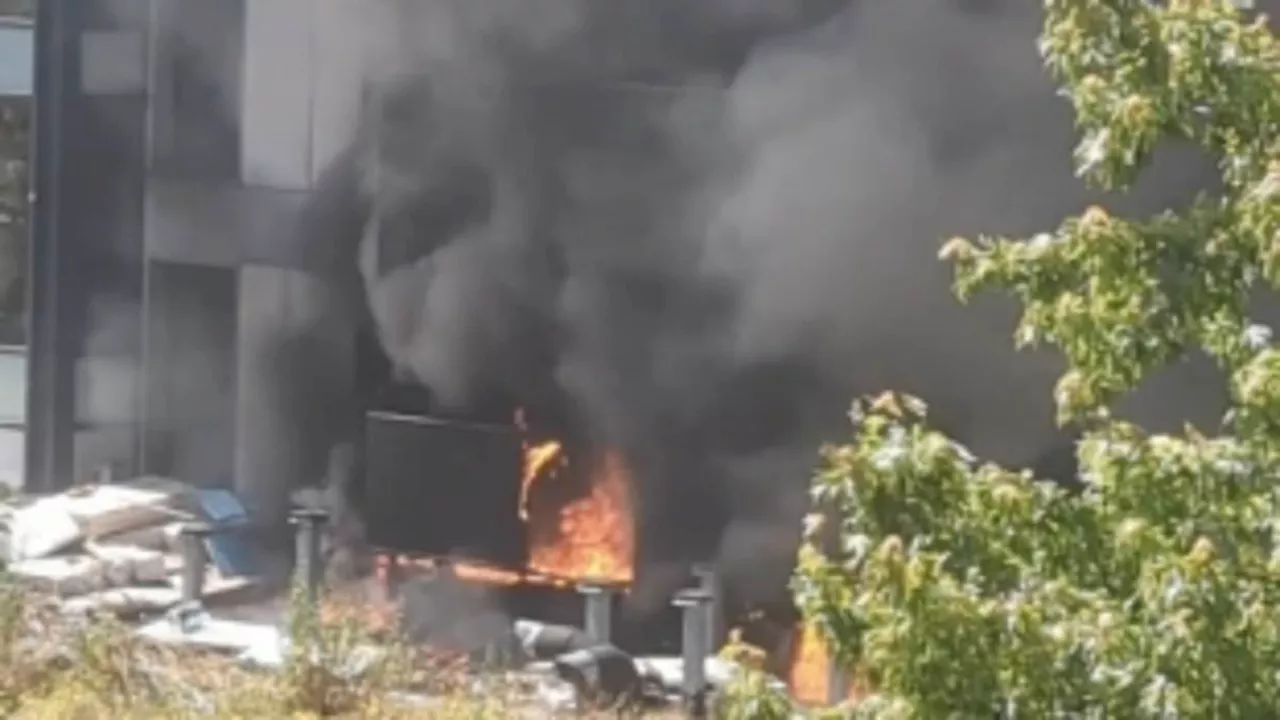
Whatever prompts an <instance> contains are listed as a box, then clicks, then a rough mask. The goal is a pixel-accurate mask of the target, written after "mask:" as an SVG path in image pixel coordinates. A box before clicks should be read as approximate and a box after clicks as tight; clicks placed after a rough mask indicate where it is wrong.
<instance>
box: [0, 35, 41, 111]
mask: <svg viewBox="0 0 1280 720" xmlns="http://www.w3.org/2000/svg"><path fill="white" fill-rule="evenodd" d="M34 50H35V38H34V33H33V31H32V27H31V25H30V24H29V23H24V22H21V21H7V20H5V19H3V18H0V97H26V96H30V95H31V88H32V84H33V83H32V74H31V68H32V65H33V64H34Z"/></svg>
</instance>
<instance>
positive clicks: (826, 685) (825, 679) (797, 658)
mask: <svg viewBox="0 0 1280 720" xmlns="http://www.w3.org/2000/svg"><path fill="white" fill-rule="evenodd" d="M793 643H794V644H793V645H792V648H791V665H790V667H789V668H788V670H787V687H788V688H789V689H790V690H791V695H792V697H794V698H795V699H796V700H797V701H799V702H800V703H801V704H804V705H809V706H811V707H821V706H826V705H830V704H832V703H831V701H832V700H833V698H832V697H831V691H830V683H831V678H832V671H831V654H830V653H829V652H828V650H827V642H826V639H825V638H823V636H822V631H821V630H819V629H818V627H817V626H816V625H813V624H810V623H801V624H800V625H798V626H797V627H796V632H795V640H794V641H793ZM852 675H853V674H852V673H850V678H849V681H848V683H847V685H846V686H847V687H848V688H849V690H848V693H847V694H846V695H845V697H844V698H841V699H840V702H844V701H847V700H852V701H856V700H857V699H858V698H859V697H861V696H862V692H861V691H860V690H859V688H858V685H857V683H856V682H854V680H853V677H852Z"/></svg>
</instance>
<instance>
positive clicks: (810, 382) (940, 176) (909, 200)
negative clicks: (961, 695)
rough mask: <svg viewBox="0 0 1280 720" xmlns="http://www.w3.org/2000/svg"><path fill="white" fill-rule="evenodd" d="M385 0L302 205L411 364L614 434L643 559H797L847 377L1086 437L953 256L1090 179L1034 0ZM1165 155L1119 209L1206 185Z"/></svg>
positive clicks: (429, 377)
mask: <svg viewBox="0 0 1280 720" xmlns="http://www.w3.org/2000/svg"><path fill="white" fill-rule="evenodd" d="M394 4H395V6H396V8H397V14H396V22H395V26H396V32H395V33H394V37H387V38H386V46H387V47H388V48H392V49H393V52H390V53H389V56H390V62H388V64H387V66H386V68H385V72H382V73H380V74H379V76H378V78H377V82H375V83H373V84H371V86H370V89H369V93H368V96H369V103H368V104H367V107H366V118H365V121H364V122H363V124H362V127H361V131H360V133H359V135H358V136H357V137H356V138H355V139H354V140H353V143H352V146H351V148H350V149H349V150H348V151H347V152H346V153H345V154H344V155H343V156H342V157H340V158H339V160H338V161H337V162H336V163H335V165H334V167H333V168H331V169H330V172H329V173H328V175H327V177H326V178H325V179H324V181H323V182H322V187H321V189H320V192H319V194H318V196H317V197H318V199H317V200H316V201H315V207H313V209H312V213H313V214H312V216H311V220H309V223H310V224H309V225H307V228H308V229H307V232H310V233H313V234H314V243H315V245H316V248H317V251H318V252H323V253H326V254H327V255H328V256H329V257H330V259H331V264H332V268H333V271H334V273H335V274H337V275H338V276H341V277H345V278H346V282H347V284H348V285H349V288H350V290H351V293H350V297H351V301H352V303H353V305H354V306H359V307H360V308H361V310H362V312H363V313H365V315H364V318H365V321H366V325H367V326H368V327H369V328H372V329H373V330H374V332H375V333H376V336H377V338H378V339H379V342H380V344H381V347H382V349H383V350H384V352H385V354H386V356H387V357H388V358H389V360H390V362H391V364H392V365H393V366H394V368H395V372H396V374H397V375H398V376H400V377H403V378H409V379H412V380H413V381H415V382H417V383H420V384H422V385H425V386H426V387H428V388H429V389H430V390H431V391H432V393H433V395H434V397H435V398H436V400H437V401H438V402H439V403H441V404H443V405H444V406H449V407H455V408H466V407H468V406H469V405H473V404H481V403H487V402H489V401H490V400H491V399H492V398H495V397H500V398H505V399H507V400H509V401H510V402H511V403H512V404H513V405H516V404H518V405H523V406H526V407H530V408H533V410H534V412H535V413H536V414H540V415H541V416H542V417H544V418H548V420H547V421H548V422H551V423H559V424H562V425H566V426H573V427H575V428H577V432H586V433H589V434H590V435H591V439H592V442H594V443H597V444H601V445H607V446H609V447H613V448H618V449H620V450H621V451H622V452H624V453H625V455H626V456H627V458H628V459H629V461H630V463H631V464H632V466H633V470H634V471H635V473H636V479H637V485H638V487H637V493H638V503H639V513H640V516H639V519H640V523H639V534H640V537H639V546H640V552H641V555H642V558H641V559H642V568H641V572H642V580H643V579H644V578H645V577H648V578H655V579H656V580H655V584H654V585H653V586H654V587H658V586H661V585H663V582H664V581H663V580H662V578H667V577H675V576H676V575H679V573H680V569H681V568H683V567H684V565H685V564H687V563H688V562H690V561H694V560H703V559H715V560H717V561H719V562H720V563H721V564H722V566H723V567H725V568H726V569H727V570H728V571H729V575H730V579H731V581H733V582H734V583H736V585H737V587H738V589H739V590H740V591H742V592H745V593H747V594H748V595H752V594H762V593H765V592H769V591H772V590H774V589H776V588H778V587H780V586H781V582H782V580H783V579H784V577H785V574H786V573H787V572H788V571H789V569H790V564H791V561H792V559H793V558H794V551H795V547H796V543H797V541H798V535H799V527H800V517H801V515H802V514H803V513H804V511H805V508H806V504H807V498H806V492H805V488H806V483H807V479H808V476H809V474H810V470H811V467H812V465H813V463H814V460H815V457H816V450H817V448H818V446H819V444H820V443H821V442H822V441H824V440H825V439H830V438H832V437H839V434H840V433H842V432H843V431H844V419H843V412H844V410H845V408H846V406H847V403H848V402H849V399H850V398H851V397H853V396H854V395H856V394H861V393H868V392H876V391H880V390H884V389H898V390H904V391H908V392H912V393H915V394H918V395H920V396H922V397H924V398H925V399H926V400H927V401H929V402H930V403H931V406H932V407H933V409H934V413H935V419H936V420H937V422H938V423H940V424H941V425H942V426H943V427H944V428H945V429H946V430H948V431H949V432H951V433H953V434H954V435H955V436H956V437H958V438H959V439H960V440H961V441H963V442H965V443H967V444H968V445H970V446H971V447H972V448H973V449H974V450H975V451H976V452H977V453H979V454H981V455H984V456H987V457H991V458H994V459H996V460H1000V461H1003V462H1008V463H1014V464H1018V465H1029V464H1033V463H1036V462H1037V461H1038V460H1041V459H1042V458H1060V457H1061V456H1062V455H1063V448H1064V447H1069V443H1070V436H1069V435H1068V434H1067V433H1065V432H1064V431H1061V430H1059V429H1058V428H1056V427H1055V426H1054V424H1053V418H1052V415H1053V409H1052V404H1051V394H1050V388H1051V384H1052V382H1053V380H1054V379H1055V376H1056V373H1057V372H1058V370H1059V367H1058V363H1057V361H1056V360H1055V359H1054V358H1053V357H1051V356H1049V355H1047V354H1030V353H1020V354H1018V353H1014V351H1013V350H1012V342H1011V339H1010V332H1011V329H1012V321H1013V319H1014V317H1015V314H1014V308H1012V307H1011V306H1009V305H1007V304H1005V303H1002V302H1000V301H998V300H986V301H983V302H980V303H978V304H977V305H975V306H972V307H967V308H966V307H962V306H960V305H959V304H958V303H957V302H956V301H955V300H954V299H953V297H952V296H951V293H950V289H949V284H950V271H949V269H948V268H947V267H945V266H944V265H943V264H941V263H939V262H938V260H937V249H938V247H939V245H940V242H941V240H942V239H943V238H945V237H948V236H950V235H954V234H971V233H977V232H994V233H1029V232H1035V231H1038V230H1041V229H1047V228H1049V227H1051V226H1053V225H1055V224H1056V223H1057V222H1058V220H1059V219H1060V218H1061V217H1062V216H1063V215H1065V214H1067V213H1069V212H1073V211H1077V210H1079V209H1080V208H1082V207H1083V206H1084V205H1085V204H1086V203H1087V202H1090V201H1091V200H1094V199H1096V198H1094V197H1093V196H1092V195H1091V194H1090V193H1088V192H1086V191H1085V189H1084V188H1083V187H1082V186H1081V184H1080V183H1079V182H1078V181H1077V180H1076V179H1075V178H1074V177H1073V175H1072V170H1071V167H1070V150H1071V147H1072V144H1073V143H1074V142H1075V138H1074V137H1073V133H1072V127H1071V118H1070V113H1069V108H1068V106H1067V105H1066V104H1065V102H1064V101H1062V100H1061V99H1060V98H1058V97H1057V96H1056V95H1055V92H1054V87H1053V85H1052V83H1051V81H1050V79H1049V78H1048V77H1047V76H1046V75H1045V74H1044V72H1043V70H1042V69H1041V65H1040V61H1039V58H1038V57H1037V54H1036V46H1035V40H1036V33H1037V32H1038V30H1039V22H1040V16H1039V11H1038V9H1037V8H1036V6H1035V4H1034V3H1027V2H1019V1H1016V0H988V1H985V2H979V1H977V0H972V1H970V2H942V1H940V0H939V1H931V0H879V1H876V0H714V1H713V0H700V1H699V2H689V1H688V0H645V1H644V2H603V1H596V2H592V1H589V0H522V1H521V2H512V1H511V0H432V1H431V2H424V1H421V0H402V1H401V2H398V3H394ZM1158 164H1159V168H1158V169H1157V170H1156V171H1155V172H1153V176H1155V177H1156V178H1157V180H1156V181H1155V182H1153V183H1149V184H1148V185H1145V186H1143V187H1142V188H1140V189H1139V191H1138V192H1137V193H1136V194H1135V195H1133V196H1132V197H1130V198H1127V199H1125V200H1123V201H1122V202H1121V205H1122V207H1128V208H1131V209H1135V208H1136V209H1141V210H1143V211H1150V210H1155V209H1162V208H1164V207H1167V206H1171V205H1176V204H1178V203H1180V202H1183V201H1185V199H1187V198H1188V197H1189V196H1190V195H1191V193H1192V192H1193V191H1194V190H1195V189H1197V188H1199V187H1202V186H1203V185H1204V183H1205V179H1204V178H1205V177H1206V165H1205V164H1204V163H1203V162H1199V161H1198V160H1197V159H1196V158H1195V157H1194V156H1193V155H1191V154H1189V153H1187V152H1183V151H1179V150H1178V149H1176V148H1174V149H1171V151H1170V152H1169V153H1166V157H1163V158H1162V159H1161V160H1160V162H1159V163H1158ZM1170 382H1174V383H1175V384H1176V385H1177V390H1178V391H1179V392H1180V393H1182V394H1181V395H1179V397H1180V398H1182V399H1180V400H1178V401H1177V402H1171V401H1170V402H1166V401H1167V399H1168V397H1169V396H1168V394H1166V393H1157V394H1156V396H1155V397H1154V398H1153V399H1154V400H1156V401H1161V402H1163V404H1161V402H1152V403H1151V404H1144V403H1143V402H1137V403H1136V404H1135V405H1134V411H1135V412H1136V413H1137V414H1138V415H1140V416H1142V415H1143V411H1144V410H1148V412H1146V415H1145V416H1144V419H1148V420H1165V421H1168V420H1169V419H1170V418H1171V417H1172V416H1173V415H1176V414H1179V413H1181V414H1182V415H1186V414H1187V413H1192V416H1193V417H1196V418H1200V419H1204V418H1210V419H1211V418H1212V417H1213V413H1214V412H1215V407H1216V405H1215V404H1216V403H1217V402H1219V400H1218V398H1219V395H1220V388H1219V387H1218V384H1217V381H1216V380H1215V379H1214V378H1213V376H1212V375H1211V374H1203V373H1200V372H1199V370H1196V369H1194V368H1193V369H1190V370H1187V371H1185V372H1183V373H1182V374H1181V375H1177V378H1176V379H1175V380H1172V381H1170ZM1188 395H1193V396H1194V397H1193V398H1191V399H1190V400H1187V399H1186V397H1187V396H1188ZM1192 411H1194V412H1192ZM1180 417H1181V416H1180ZM1180 417H1179V419H1180ZM1067 464H1068V465H1069V463H1067ZM673 568H675V569H673ZM661 589H663V590H665V589H666V588H665V587H662V588H661Z"/></svg>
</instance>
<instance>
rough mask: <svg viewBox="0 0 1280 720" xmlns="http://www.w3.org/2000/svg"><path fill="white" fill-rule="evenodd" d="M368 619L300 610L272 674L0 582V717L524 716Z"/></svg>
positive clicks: (335, 607) (488, 719) (334, 609)
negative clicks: (150, 640)
mask: <svg viewBox="0 0 1280 720" xmlns="http://www.w3.org/2000/svg"><path fill="white" fill-rule="evenodd" d="M361 610H362V608H359V607H354V606H348V605H346V604H341V605H340V604H339V603H326V607H325V612H323V613H320V614H319V615H317V614H316V613H315V612H314V611H311V610H309V609H308V608H307V607H306V606H304V605H300V604H298V603H296V602H295V603H294V604H293V605H292V607H291V609H290V613H289V620H290V632H291V633H292V636H291V639H290V643H289V647H290V648H291V650H290V651H289V652H287V659H286V668H285V670H284V671H282V672H280V673H275V674H273V673H268V672H252V671H249V670H246V669H244V668H241V667H239V666H238V665H236V664H235V663H234V662H232V661H230V660H229V659H227V658H224V657H221V656H218V655H212V654H204V653H200V652H197V651H193V650H185V649H181V648H161V647H156V646H153V645H149V644H146V643H142V642H140V641H138V640H137V639H136V638H135V637H134V636H133V635H132V634H131V633H130V632H129V631H128V629H127V628H126V627H125V626H123V625H121V624H120V623H118V622H116V621H114V620H112V619H108V618H86V619H76V620H72V619H70V618H67V617H65V616H63V615H61V614H60V613H59V611H58V610H57V609H56V608H55V607H53V606H52V604H51V603H49V602H47V601H44V600H42V599H41V598H40V597H39V596H36V595H33V594H30V593H28V592H26V591H24V590H22V589H21V588H19V587H17V586H15V585H14V584H12V583H11V582H9V581H7V580H5V579H4V578H0V717H6V718H14V719H15V720H97V718H102V717H125V718H132V719H135V720H184V719H191V720H194V719H195V718H209V719H212V720H258V719H259V718H292V719H294V720H312V719H315V720H319V718H326V717H328V718H361V719H362V720H415V719H417V718H433V719H437V720H450V719H451V718H456V719H458V720H461V719H462V718H466V719H467V720H500V719H505V718H512V717H522V716H523V715H522V712H523V711H525V710H527V707H522V706H521V705H520V704H519V703H520V702H521V701H520V700H518V699H516V698H517V695H516V693H513V692H505V691H504V689H503V688H502V687H497V686H496V684H495V683H491V684H489V685H487V686H485V687H484V688H483V691H477V690H476V689H475V688H474V687H472V686H471V685H470V684H468V683H466V682H463V681H461V679H460V678H458V677H452V678H449V677H445V676H446V675H451V674H452V675H458V674H460V671H459V670H458V669H457V668H456V667H454V666H441V665H436V666H432V667H427V666H424V664H423V663H421V662H419V661H417V659H416V658H413V657H412V656H411V655H410V654H409V653H408V652H407V649H405V648H398V647H396V646H394V645H388V644H387V643H386V642H385V639H384V638H380V637H377V638H375V637H374V636H373V635H372V634H371V631H370V630H368V629H367V628H364V627H361V625H360V623H359V622H358V620H359V618H360V617H362V615H361ZM375 642H376V643H377V645H378V647H379V649H380V650H384V651H385V652H382V653H379V654H378V655H376V656H370V655H368V654H367V653H366V651H365V649H366V648H369V647H370V646H371V645H373V644H374V643H375ZM410 662H413V667H412V668H410V667H409V666H408V665H409V663H410ZM410 669H411V670H412V673H410V672H409V670H410ZM424 672H425V673H429V674H430V676H428V677H422V674H423V673H424ZM420 688H421V689H424V692H427V693H429V694H431V696H432V697H433V698H434V699H435V700H436V702H434V703H433V704H431V705H429V706H425V707H424V706H417V705H414V704H413V703H411V702H405V701H403V700H402V698H404V697H405V696H404V695H403V694H397V692H396V691H397V690H400V691H402V692H406V691H416V690H418V689H420ZM520 697H525V695H521V696H520ZM536 716H537V717H542V715H536ZM587 717H591V716H590V715H588V716H587Z"/></svg>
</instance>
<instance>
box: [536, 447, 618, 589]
mask: <svg viewBox="0 0 1280 720" xmlns="http://www.w3.org/2000/svg"><path fill="white" fill-rule="evenodd" d="M535 450H536V448H535ZM590 472H591V476H590V485H591V490H590V492H589V494H588V495H587V496H586V497H584V498H580V499H577V500H574V501H572V502H570V503H568V504H567V505H565V506H564V507H562V508H561V509H560V513H559V518H558V523H557V524H556V525H555V526H552V527H548V528H540V527H538V526H537V525H536V524H535V525H534V526H533V528H532V530H533V533H532V534H533V547H532V549H531V556H530V560H529V566H530V568H531V569H533V570H534V571H536V572H541V573H546V574H548V575H552V576H555V577H568V578H575V579H583V580H595V581H600V582H611V583H626V582H630V581H631V580H632V578H633V576H634V568H633V559H634V555H635V520H634V518H633V517H632V514H631V497H630V495H631V474H630V470H629V469H628V468H627V465H626V463H625V462H624V461H623V459H622V456H621V455H619V454H618V453H616V452H611V451H610V452H604V453H602V454H601V455H600V456H599V457H598V458H596V460H595V462H594V463H592V464H591V466H590Z"/></svg>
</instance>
